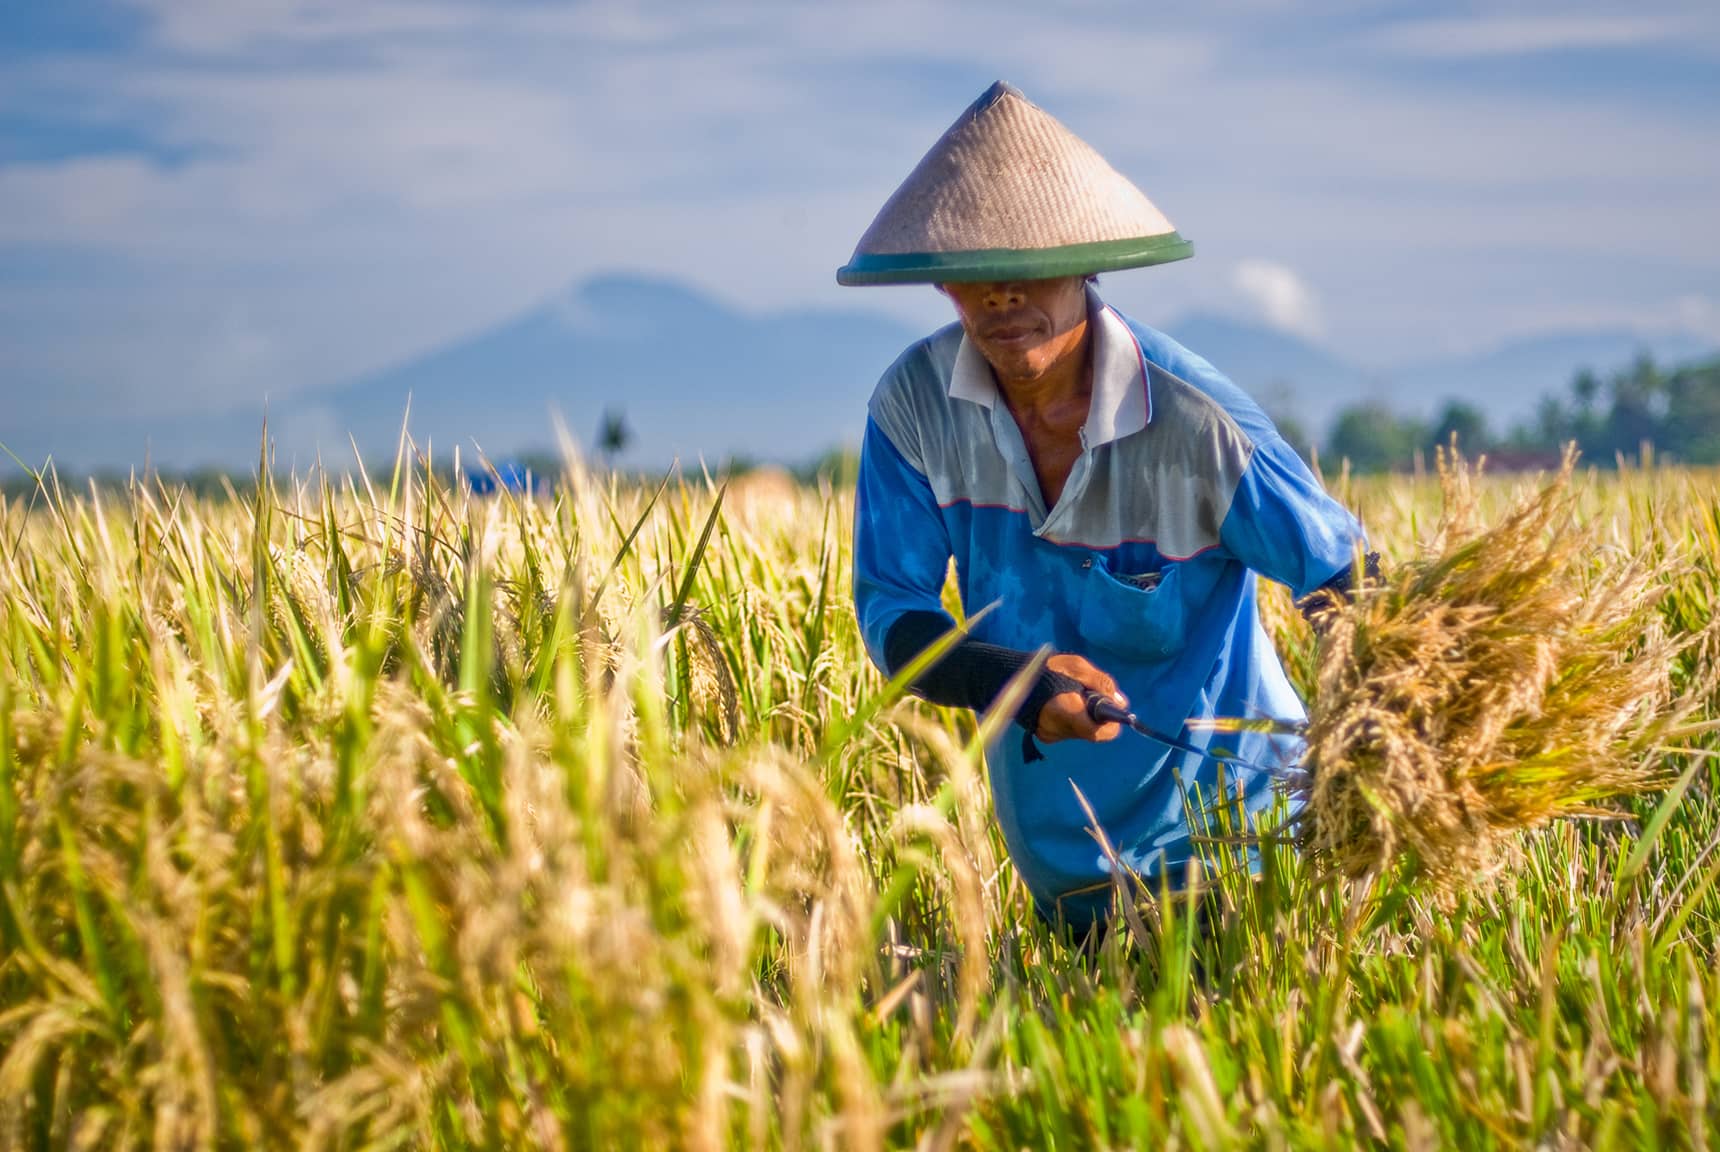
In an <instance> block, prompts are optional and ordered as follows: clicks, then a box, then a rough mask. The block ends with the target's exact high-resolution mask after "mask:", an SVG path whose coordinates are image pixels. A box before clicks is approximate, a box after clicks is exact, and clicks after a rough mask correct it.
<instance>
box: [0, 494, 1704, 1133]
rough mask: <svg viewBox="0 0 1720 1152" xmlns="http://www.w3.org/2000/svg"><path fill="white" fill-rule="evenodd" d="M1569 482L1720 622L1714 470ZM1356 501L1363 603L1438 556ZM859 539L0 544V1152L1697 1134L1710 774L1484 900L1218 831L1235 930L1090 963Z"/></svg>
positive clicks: (1426, 516)
mask: <svg viewBox="0 0 1720 1152" xmlns="http://www.w3.org/2000/svg"><path fill="white" fill-rule="evenodd" d="M1519 483H1520V482H1514V481H1511V480H1508V479H1501V480H1493V481H1489V482H1487V483H1484V484H1483V485H1482V486H1481V488H1480V498H1481V500H1482V504H1483V509H1484V511H1485V509H1486V508H1487V507H1493V508H1498V507H1502V506H1503V502H1504V501H1505V500H1507V499H1508V498H1509V497H1510V496H1511V490H1512V489H1513V487H1514V486H1518V485H1519ZM1577 483H1578V486H1579V492H1580V500H1581V504H1582V507H1583V509H1584V511H1585V514H1587V515H1589V516H1593V517H1597V518H1603V519H1604V521H1605V522H1606V524H1607V525H1608V528H1607V532H1608V533H1609V535H1610V538H1611V540H1612V541H1613V543H1615V544H1616V546H1617V548H1618V549H1620V550H1623V551H1631V552H1634V551H1639V550H1644V549H1665V548H1684V549H1689V550H1690V551H1691V552H1692V553H1693V554H1694V556H1695V558H1696V563H1695V564H1694V567H1693V571H1690V572H1688V573H1687V574H1686V575H1685V576H1683V577H1682V578H1681V580H1682V582H1681V583H1680V585H1679V586H1678V587H1676V588H1674V589H1672V590H1671V591H1670V592H1669V593H1668V595H1667V596H1666V597H1665V599H1664V601H1663V602H1662V611H1663V613H1664V615H1665V617H1666V621H1667V624H1668V625H1669V627H1671V628H1672V629H1674V630H1690V629H1694V628H1697V627H1702V626H1705V625H1706V624H1707V623H1708V621H1709V620H1710V619H1711V618H1712V615H1713V610H1714V607H1715V598H1716V595H1717V593H1720V576H1717V573H1716V565H1717V564H1720V494H1717V492H1716V486H1715V477H1714V476H1713V475H1712V474H1706V473H1687V472H1679V471H1670V470H1658V471H1651V472H1647V473H1627V474H1624V475H1619V474H1592V473H1591V474H1580V475H1579V477H1578V481H1577ZM1334 487H1335V488H1336V489H1337V491H1338V493H1339V495H1340V496H1341V497H1342V498H1343V499H1345V500H1346V502H1348V503H1350V504H1351V506H1352V507H1355V508H1356V509H1357V510H1358V511H1359V512H1360V513H1361V514H1362V516H1363V518H1364V520H1365V521H1366V522H1367V523H1368V525H1369V527H1370V530H1371V533H1372V536H1373V540H1374V543H1375V545H1376V546H1379V547H1381V548H1382V549H1383V550H1384V551H1385V553H1386V554H1387V557H1388V562H1389V561H1390V560H1391V559H1394V558H1395V559H1398V560H1402V559H1405V558H1407V557H1408V556H1409V555H1411V554H1412V552H1413V550H1414V548H1415V541H1416V540H1417V538H1418V536H1424V535H1425V534H1426V531H1427V529H1428V528H1429V527H1430V525H1431V522H1432V520H1433V518H1435V517H1436V516H1437V512H1438V490H1437V485H1435V484H1434V483H1433V482H1432V481H1426V482H1415V481H1412V480H1409V479H1394V480H1371V481H1367V482H1365V483H1364V482H1357V483H1351V482H1350V481H1349V480H1348V479H1347V478H1340V479H1338V480H1337V482H1336V483H1335V485H1334ZM850 497H851V493H849V492H847V491H837V492H829V491H825V492H816V491H811V490H797V489H790V488H784V487H782V486H774V485H759V484H751V485H741V486H738V487H737V488H736V489H734V490H732V491H730V492H729V493H727V495H726V497H725V498H724V500H723V502H722V506H721V507H720V508H718V506H717V500H716V498H715V493H714V492H712V491H711V490H710V488H709V487H708V486H705V485H681V484H679V483H674V484H669V485H666V486H664V487H663V488H660V489H656V488H639V487H633V486H628V485H623V484H619V483H617V482H615V481H613V480H610V479H607V478H603V477H598V476H593V475H589V474H585V473H582V472H579V471H577V470H574V471H570V473H569V474H568V476H567V477H565V478H564V481H563V482H562V484H561V485H560V486H559V487H558V489H557V492H556V494H555V495H554V496H553V497H550V498H548V499H543V498H540V499H535V500H528V499H516V498H512V497H507V496H503V497H499V498H493V499H483V500H478V499H472V498H469V497H467V496H465V495H463V494H462V493H459V492H453V491H448V490H446V489H443V488H441V487H439V486H437V484H436V483H435V481H433V480H429V479H427V477H426V475H425V473H424V472H422V471H421V470H415V469H411V468H401V469H397V470H396V472H395V474H394V475H392V476H390V477H386V478H381V479H379V480H378V481H377V486H376V487H372V486H371V485H370V483H368V482H364V481H360V482H359V483H357V484H354V483H350V482H343V483H342V484H338V485H337V484H335V483H334V482H332V481H330V482H327V483H325V482H323V481H322V480H321V479H320V478H317V479H311V480H307V481H304V482H300V483H295V484H292V485H273V486H270V485H265V486H264V487H263V488H262V489H261V490H260V491H259V492H258V493H257V494H256V496H255V497H254V498H252V499H249V500H246V501H240V502H212V501H208V500H202V499H196V498H192V497H190V496H188V495H185V494H182V493H180V492H176V491H173V490H158V489H150V488H146V487H142V486H139V487H135V488H133V489H132V490H131V491H130V492H128V493H125V494H124V495H123V496H113V495H105V494H104V495H101V496H95V495H83V496H76V495H70V494H62V493H59V492H58V491H57V490H55V489H54V487H53V486H52V484H51V483H50V484H49V485H48V486H47V488H46V489H45V491H44V492H42V493H40V494H38V495H37V496H35V497H34V498H33V499H29V500H23V501H15V502H11V503H6V504H0V1146H4V1147H8V1148H12V1147H17V1148H36V1147H68V1146H69V1147H85V1148H137V1147H156V1148H175V1149H177V1148H205V1147H208V1148H214V1147H303V1148H327V1149H359V1148H382V1147H426V1148H461V1147H543V1148H571V1149H580V1148H607V1147H633V1146H649V1147H657V1146H686V1147H694V1148H718V1147H768V1146H780V1147H787V1148H820V1147H858V1148H871V1147H881V1146H916V1145H917V1146H920V1147H925V1148H949V1147H971V1148H982V1149H1000V1150H1001V1149H1016V1148H1023V1147H1027V1148H1046V1147H1054V1148H1060V1149H1070V1148H1123V1147H1148V1146H1157V1145H1160V1144H1167V1145H1171V1144H1174V1145H1175V1146H1178V1147H1192V1148H1226V1147H1232V1146H1263V1147H1308V1148H1341V1147H1350V1146H1354V1145H1355V1144H1357V1143H1378V1142H1383V1143H1390V1144H1392V1145H1394V1146H1401V1147H1410V1148H1436V1147H1463V1148H1472V1147H1490V1146H1491V1147H1518V1146H1542V1147H1567V1146H1569V1147H1577V1146H1597V1147H1607V1146H1616V1145H1639V1146H1645V1147H1650V1146H1659V1147H1692V1148H1702V1147H1706V1146H1708V1144H1709V1143H1710V1142H1711V1141H1712V1140H1715V1139H1720V1133H1717V1132H1715V1131H1713V1129H1714V1128H1715V1126H1716V1125H1720V1012H1717V1011H1716V1010H1715V1009H1714V1008H1713V1007H1711V1006H1712V1005H1716V1004H1720V963H1717V957H1716V940H1717V928H1720V892H1717V891H1716V884H1715V881H1716V876H1717V875H1720V851H1717V849H1716V846H1717V844H1720V815H1717V812H1716V808H1715V801H1714V797H1715V786H1716V783H1717V782H1720V767H1717V766H1716V765H1715V764H1714V763H1713V762H1712V761H1711V760H1710V759H1709V758H1707V757H1706V756H1705V755H1702V754H1699V753H1698V754H1689V755H1687V754H1680V755H1678V756H1676V757H1675V758H1674V760H1673V762H1670V763H1668V764H1667V765H1666V770H1667V773H1668V774H1669V775H1670V776H1673V777H1678V778H1680V779H1681V781H1682V783H1681V786H1680V787H1679V788H1678V789H1677V790H1676V791H1675V793H1674V794H1672V796H1671V798H1670V799H1668V800H1666V801H1664V802H1662V801H1661V800H1660V798H1658V797H1646V798H1644V799H1642V800H1641V801H1640V802H1639V803H1638V810H1637V812H1636V815H1637V817H1638V819H1637V820H1635V821H1619V822H1608V823H1597V822H1587V823H1581V824H1577V823H1565V824H1561V825H1558V826H1556V827H1555V828H1554V829H1553V830H1552V831H1551V832H1549V833H1547V834H1544V835H1541V836H1538V837H1536V838H1534V839H1533V840H1531V841H1529V842H1528V843H1527V844H1526V847H1525V851H1524V853H1523V856H1522V858H1521V860H1520V862H1519V863H1518V865H1517V866H1516V867H1515V868H1514V869H1513V870H1512V871H1511V872H1510V873H1509V874H1508V875H1507V876H1505V877H1504V878H1503V883H1502V884H1501V885H1500V886H1499V887H1497V888H1496V889H1494V890H1492V891H1490V892H1489V893H1488V894H1486V895H1481V896H1469V897H1466V898H1464V899H1462V900H1460V901H1459V902H1458V904H1457V905H1456V906H1455V907H1444V906H1435V905H1432V904H1430V903H1428V902H1427V901H1426V900H1424V898H1423V897H1422V896H1420V895H1419V894H1418V893H1417V892H1416V891H1414V890H1412V889H1404V888H1399V887H1390V886H1383V885H1382V886H1375V887H1369V888H1362V887H1358V886H1342V887H1340V886H1333V885H1322V884H1318V883H1316V882H1315V878H1314V876H1313V874H1312V871H1311V869H1310V868H1309V867H1308V865H1307V863H1306V862H1305V861H1303V860H1301V859H1299V858H1297V857H1296V856H1295V855H1294V854H1292V853H1291V852H1289V851H1288V850H1287V849H1285V848H1283V847H1282V846H1279V845H1276V844H1269V845H1267V846H1265V847H1264V848H1263V849H1262V851H1261V869H1260V874H1259V877H1258V880H1257V881H1253V882H1251V881H1250V880H1249V879H1248V878H1247V877H1246V875H1245V870H1244V869H1242V868H1241V867H1239V866H1238V864H1239V860H1238V851H1237V849H1235V848H1231V847H1224V846H1220V845H1217V844H1215V845H1214V846H1213V848H1212V849H1211V853H1212V854H1211V857H1210V858H1209V859H1208V861H1207V867H1206V868H1205V869H1204V873H1205V876H1206V878H1207V880H1208V882H1209V883H1212V884H1214V885H1216V887H1217V891H1218V896H1219V900H1220V905H1221V907H1222V909H1223V914H1222V916H1221V918H1220V920H1219V922H1218V924H1217V926H1216V928H1215V930H1214V931H1213V932H1212V933H1211V934H1210V935H1208V936H1207V937H1205V938H1203V939H1200V940H1195V939H1193V938H1191V936H1190V934H1189V932H1188V931H1187V928H1186V925H1184V924H1183V923H1181V922H1180V921H1179V919H1178V917H1177V916H1176V915H1175V913H1174V910H1170V909H1167V910H1166V911H1165V913H1164V914H1160V915H1155V914H1154V909H1152V908H1150V907H1149V908H1148V909H1147V912H1148V915H1147V916H1146V918H1145V920H1144V921H1143V923H1142V924H1141V926H1140V927H1141V932H1140V933H1121V934H1118V935H1116V936H1113V938H1112V939H1111V940H1109V941H1108V942H1107V944H1106V946H1105V948H1104V949H1103V951H1102V953H1101V954H1100V955H1099V956H1098V957H1097V958H1091V959H1088V958H1082V957H1080V956H1077V955H1075V954H1073V953H1072V952H1071V951H1070V950H1068V949H1067V948H1065V947H1063V946H1062V945H1061V944H1059V943H1058V942H1057V941H1056V940H1055V939H1054V938H1053V937H1052V936H1051V934H1050V933H1049V932H1048V931H1047V930H1046V929H1045V928H1044V927H1043V926H1042V925H1041V924H1040V923H1039V922H1038V921H1037V920H1036V918H1035V917H1034V916H1033V914H1032V911H1031V908H1030V906H1029V904H1028V901H1027V898H1026V895H1025V893H1024V891H1023V890H1022V888H1021V887H1020V885H1019V883H1018V882H1017V881H1016V879H1015V877H1014V875H1013V873H1012V872H1011V870H1010V869H1009V867H1008V865H1007V863H1006V862H1005V861H1004V856H1003V850H1002V845H1001V841H1000V839H999V838H998V835H997V833H996V831H995V829H994V827H993V824H992V821H991V817H990V811H989V803H988V799H987V796H986V791H985V786H984V777H983V767H982V764H981V761H980V759H979V755H978V751H977V747H978V744H977V737H976V731H975V724H974V722H973V720H972V719H971V718H969V717H966V716H964V715H959V714H955V713H946V712H942V711H940V710H937V709H933V708H930V707H928V706H925V705H923V704H920V703H917V702H914V701H911V700H909V701H902V700H900V699H899V694H898V693H895V692H892V691H888V690H887V689H886V686H885V685H884V684H883V683H882V682H881V680H880V678H879V677H878V676H877V675H876V673H875V672H874V671H872V669H871V668H870V666H869V665H868V663H867V661H866V659H865V656H864V654H863V652H862V650H861V647H860V642H859V637H858V633H857V630H856V627H855V622H854V618H853V613H852V609H851V606H850V601H849V591H848V571H849V562H850V557H849V552H848V549H849V536H848V522H849V514H850ZM1267 610H1268V612H1269V619H1270V620H1271V621H1272V622H1273V625H1274V627H1275V630H1276V631H1277V632H1278V635H1279V640H1280V643H1281V647H1282V648H1283V649H1284V651H1285V653H1286V656H1287V659H1288V663H1289V665H1290V667H1291V668H1292V669H1293V671H1294V674H1295V675H1296V677H1297V679H1298V683H1299V686H1301V687H1302V688H1303V689H1304V690H1308V689H1309V688H1311V675H1312V668H1313V649H1312V644H1311V641H1310V639H1309V637H1308V635H1307V634H1306V632H1305V630H1304V629H1303V628H1302V626H1301V624H1300V620H1299V618H1297V617H1295V615H1294V614H1293V613H1289V612H1286V611H1285V603H1284V601H1283V599H1282V598H1281V597H1273V598H1269V599H1268V602H1267ZM1712 714H1713V708H1712V707H1709V708H1707V709H1706V710H1705V712H1704V715H1709V716H1712ZM1220 824H1221V827H1220V829H1219V831H1221V832H1222V831H1227V830H1232V831H1233V830H1234V829H1226V828H1225V827H1222V824H1223V821H1222V820H1221V821H1220ZM1142 934H1144V938H1142V939H1139V940H1136V941H1134V942H1133V944H1131V940H1130V937H1131V936H1134V935H1142Z"/></svg>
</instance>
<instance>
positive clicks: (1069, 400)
mask: <svg viewBox="0 0 1720 1152" xmlns="http://www.w3.org/2000/svg"><path fill="white" fill-rule="evenodd" d="M1079 331H1080V336H1079V339H1078V340H1077V341H1076V342H1075V344H1074V346H1073V347H1071V348H1070V349H1069V351H1068V352H1066V353H1065V354H1064V355H1063V356H1061V357H1059V358H1058V360H1057V362H1056V363H1054V364H1053V365H1052V366H1051V367H1050V368H1049V369H1047V370H1046V371H1045V372H1044V373H1042V374H1041V375H1039V376H1036V377H1033V378H1031V379H1026V380H1011V379H1005V378H1004V377H1003V375H1002V374H1001V373H999V372H997V371H996V369H995V368H994V369H993V372H992V375H993V376H995V377H996V378H997V390H998V392H999V393H1000V394H1002V396H1003V400H1004V403H1005V404H1007V405H1009V410H1010V412H1012V413H1013V414H1014V415H1015V417H1016V419H1017V420H1021V419H1024V418H1025V419H1028V420H1032V421H1033V422H1035V423H1038V422H1041V421H1044V420H1046V419H1047V418H1053V419H1052V422H1054V423H1062V422H1064V421H1063V420H1057V419H1054V416H1056V415H1063V416H1064V419H1067V416H1066V414H1067V413H1069V412H1070V411H1071V410H1072V409H1073V408H1074V407H1075V406H1076V405H1079V410H1080V413H1081V421H1077V426H1079V424H1080V423H1081V422H1084V421H1085V419H1086V412H1087V406H1088V404H1089V402H1090V401H1091V399H1092V395H1093V369H1092V362H1093V338H1092V331H1091V325H1089V324H1086V323H1083V324H1082V325H1081V328H1080V330H1079Z"/></svg>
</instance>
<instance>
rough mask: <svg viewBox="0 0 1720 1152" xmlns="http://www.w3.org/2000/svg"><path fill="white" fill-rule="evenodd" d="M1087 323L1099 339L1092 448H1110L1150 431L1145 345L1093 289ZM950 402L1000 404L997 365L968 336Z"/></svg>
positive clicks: (1088, 432)
mask: <svg viewBox="0 0 1720 1152" xmlns="http://www.w3.org/2000/svg"><path fill="white" fill-rule="evenodd" d="M1087 322H1088V324H1089V325H1090V327H1091V329H1092V340H1093V401H1092V406H1091V408H1090V409H1089V410H1088V413H1087V423H1086V424H1085V425H1084V426H1083V428H1082V431H1083V432H1084V433H1085V436H1086V442H1087V447H1089V448H1093V447H1097V446H1098V445H1100V444H1109V443H1110V442H1111V441H1113V440H1119V439H1121V438H1123V437H1124V436H1127V435H1129V434H1131V433H1134V432H1139V431H1140V430H1141V429H1143V428H1145V427H1146V426H1147V424H1148V422H1149V421H1151V420H1152V418H1153V413H1152V400H1151V398H1150V397H1149V396H1148V394H1147V362H1146V356H1145V355H1144V354H1143V353H1142V352H1141V344H1140V341H1138V340H1136V339H1135V334H1134V333H1133V332H1131V331H1130V330H1129V325H1128V322H1127V321H1125V320H1124V319H1123V318H1122V317H1121V316H1119V315H1117V313H1116V311H1115V309H1113V308H1111V307H1110V306H1109V305H1107V304H1106V303H1105V302H1104V301H1102V300H1100V299H1099V293H1098V292H1097V291H1095V290H1094V288H1093V287H1092V286H1091V285H1089V286H1088V288H1087ZM949 391H950V398H951V399H954V400H968V401H971V402H973V403H975V404H978V405H980V406H981V407H983V408H992V407H994V406H995V405H996V404H997V378H996V377H995V376H993V375H992V372H991V365H990V364H988V363H986V359H985V357H984V356H983V355H981V354H980V350H979V349H978V348H976V347H974V346H973V344H972V343H971V342H969V340H968V338H967V334H966V333H963V335H962V340H961V346H960V347H959V348H958V349H957V350H956V362H955V367H954V368H953V369H952V370H951V372H950V390H949Z"/></svg>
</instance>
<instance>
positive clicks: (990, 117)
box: [836, 81, 1194, 284]
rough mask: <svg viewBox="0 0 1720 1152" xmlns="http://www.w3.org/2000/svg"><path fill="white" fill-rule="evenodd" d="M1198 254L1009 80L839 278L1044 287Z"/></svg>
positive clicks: (892, 208)
mask: <svg viewBox="0 0 1720 1152" xmlns="http://www.w3.org/2000/svg"><path fill="white" fill-rule="evenodd" d="M1192 255H1194V248H1193V246H1192V245H1190V244H1189V242H1188V241H1187V240H1184V239H1183V238H1182V237H1181V236H1180V235H1178V234H1177V230H1176V229H1175V228H1173V227H1171V222H1170V221H1169V220H1166V219H1165V216H1164V213H1162V212H1160V211H1159V210H1158V209H1157V208H1155V207H1153V202H1152V201H1151V200H1148V199H1147V198H1146V196H1144V195H1143V194H1142V193H1141V190H1140V189H1139V188H1136V187H1135V186H1134V185H1133V184H1131V183H1130V182H1129V181H1128V179H1127V178H1126V177H1124V176H1122V175H1121V174H1120V173H1118V172H1117V170H1116V169H1114V168H1112V167H1111V166H1110V165H1109V164H1107V163H1105V160H1104V157H1102V156H1100V155H1099V154H1098V153H1097V152H1095V151H1093V149H1092V148H1091V147H1090V146H1088V144H1087V143H1086V142H1085V141H1083V140H1082V139H1081V138H1080V137H1078V136H1076V135H1075V134H1074V133H1073V132H1071V131H1069V129H1067V128H1065V127H1064V126H1063V125H1062V124H1060V123H1058V122H1057V121H1056V120H1055V119H1054V118H1052V116H1051V115H1050V114H1048V113H1047V112H1045V111H1044V110H1043V109H1041V108H1039V107H1037V106H1036V105H1034V104H1033V103H1031V102H1030V101H1029V100H1028V99H1027V97H1025V96H1023V95H1022V94H1021V93H1020V92H1019V91H1018V90H1017V89H1015V88H1014V87H1012V86H1010V85H1008V84H1005V83H1003V82H1001V81H999V82H998V83H996V84H993V85H992V86H991V87H990V88H989V89H987V90H986V93H985V95H983V96H981V97H980V98H979V99H978V100H977V101H975V103H974V104H973V106H972V107H970V108H969V109H968V110H967V111H966V112H963V113H962V114H961V117H960V118H959V119H957V120H956V122H955V123H954V124H953V125H951V126H950V129H949V131H947V132H945V133H944V134H943V137H942V138H941V139H940V140H939V141H938V142H937V143H936V144H934V145H932V150H931V151H930V152H927V153H926V155H925V158H924V159H922V160H921V161H920V163H919V165H918V166H917V167H916V168H915V169H914V170H913V172H911V173H910V174H909V175H908V178H907V180H905V181H903V183H902V186H901V187H900V188H898V189H896V192H895V195H893V196H891V197H890V199H889V202H888V203H886V204H885V205H884V208H883V211H881V212H879V213H878V218H877V219H876V220H874V221H872V226H871V227H870V228H868V229H866V235H864V236H862V237H861V238H860V244H859V246H858V247H857V248H855V249H854V258H853V259H852V260H850V261H849V262H848V264H847V265H846V266H845V267H843V268H841V269H839V270H838V271H837V273H836V280H837V282H838V283H840V284H928V283H950V282H956V281H972V280H1034V279H1042V278H1046V277H1051V276H1084V275H1087V274H1089V273H1093V272H1109V271H1113V270H1115V269H1118V268H1139V267H1143V266H1145V265H1148V264H1163V263H1165V262H1166V261H1170V260H1182V259H1185V258H1187V257H1189V256H1192Z"/></svg>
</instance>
